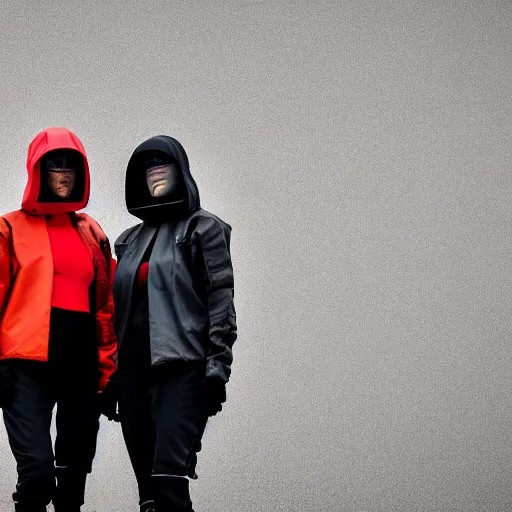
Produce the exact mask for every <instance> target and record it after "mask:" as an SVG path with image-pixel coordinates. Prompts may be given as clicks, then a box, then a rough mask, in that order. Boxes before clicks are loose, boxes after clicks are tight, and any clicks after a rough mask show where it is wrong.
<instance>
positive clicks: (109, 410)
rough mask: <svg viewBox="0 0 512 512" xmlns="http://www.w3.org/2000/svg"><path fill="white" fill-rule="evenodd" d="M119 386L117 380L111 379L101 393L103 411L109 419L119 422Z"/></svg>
mask: <svg viewBox="0 0 512 512" xmlns="http://www.w3.org/2000/svg"><path fill="white" fill-rule="evenodd" d="M117 401H118V388H117V382H116V381H115V380H109V381H108V382H107V385H106V386H105V389H104V390H103V393H101V412H102V414H103V415H104V416H106V417H107V418H108V420H109V421H115V422H119V414H117Z"/></svg>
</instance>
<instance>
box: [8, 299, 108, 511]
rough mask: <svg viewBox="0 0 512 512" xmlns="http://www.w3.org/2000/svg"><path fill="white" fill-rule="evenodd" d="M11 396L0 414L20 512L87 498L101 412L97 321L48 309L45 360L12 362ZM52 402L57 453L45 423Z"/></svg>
mask: <svg viewBox="0 0 512 512" xmlns="http://www.w3.org/2000/svg"><path fill="white" fill-rule="evenodd" d="M10 364H11V375H12V399H11V401H10V403H9V404H7V405H6V407H4V410H3V415H4V422H5V427H6V431H7V435H8V439H9V444H10V447H11V450H12V452H13V455H14V457H15V459H16V463H17V471H18V482H17V486H16V492H14V494H13V499H14V501H15V502H16V509H17V510H27V511H28V510H34V511H35V510H45V508H44V507H46V505H47V504H49V503H50V501H53V503H54V506H55V507H56V508H57V509H60V510H70V511H71V510H78V509H79V508H80V506H81V505H82V504H83V503H84V494H85V483H86V478H87V473H90V471H91V469H92V461H93V459H94V455H95V452H96V438H97V434H98V429H99V417H100V413H101V409H100V402H99V397H98V395H97V387H98V377H99V375H98V349H97V344H96V337H95V332H94V320H93V318H92V316H91V315H89V314H86V313H79V312H72V311H64V310H58V309H52V312H51V317H50V343H49V357H48V362H38V361H28V360H11V361H10ZM55 405H57V414H56V418H55V421H56V430H57V436H56V439H55V453H54V451H53V447H52V440H51V435H50V427H51V420H52V413H53V409H54V407H55ZM56 479H57V482H56V481H55V480H56Z"/></svg>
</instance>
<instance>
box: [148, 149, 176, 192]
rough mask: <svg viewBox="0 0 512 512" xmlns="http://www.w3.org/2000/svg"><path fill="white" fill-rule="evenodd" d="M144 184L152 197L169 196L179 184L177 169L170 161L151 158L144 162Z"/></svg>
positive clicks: (156, 157)
mask: <svg viewBox="0 0 512 512" xmlns="http://www.w3.org/2000/svg"><path fill="white" fill-rule="evenodd" d="M144 168H145V170H146V183H147V185H148V189H149V193H150V194H151V196H152V197H155V198H158V197H162V196H165V195H167V194H171V193H172V192H174V191H175V190H176V188H177V187H178V184H179V179H178V169H177V167H176V164H175V163H174V162H172V161H170V159H166V158H164V157H160V156H151V157H149V158H148V159H146V161H145V162H144Z"/></svg>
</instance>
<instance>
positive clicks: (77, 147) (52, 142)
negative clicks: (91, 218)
mask: <svg viewBox="0 0 512 512" xmlns="http://www.w3.org/2000/svg"><path fill="white" fill-rule="evenodd" d="M55 149H72V150H74V151H77V152H78V153H80V154H81V155H82V157H83V159H84V166H83V169H84V171H83V172H84V173H85V175H84V180H83V184H84V186H83V194H82V197H81V198H80V200H78V201H77V200H75V201H55V202H42V201H39V200H38V198H39V193H40V190H41V169H40V162H41V158H42V157H43V155H45V154H46V153H48V152H49V151H53V150H55ZM27 171H28V182H27V186H26V187H25V193H24V194H23V201H22V203H21V208H22V209H23V210H24V211H26V212H27V213H32V214H38V215H56V214H58V213H68V212H75V211H77V210H81V209H82V208H85V207H86V206H87V203H88V201H89V190H90V177H89V164H88V162H87V156H86V154H85V149H84V147H83V145H82V143H81V142H80V139H79V138H78V137H77V136H76V135H75V134H74V133H73V132H71V131H70V130H68V129H67V128H60V127H57V128H47V129H46V130H43V131H42V132H40V133H38V134H37V135H36V136H35V137H34V140H33V141H32V142H31V143H30V145H29V147H28V155H27Z"/></svg>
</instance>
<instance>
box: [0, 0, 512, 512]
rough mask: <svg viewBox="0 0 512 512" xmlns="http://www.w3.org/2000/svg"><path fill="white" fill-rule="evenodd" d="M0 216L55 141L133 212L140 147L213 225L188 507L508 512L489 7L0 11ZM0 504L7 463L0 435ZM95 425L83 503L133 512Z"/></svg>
mask: <svg viewBox="0 0 512 512" xmlns="http://www.w3.org/2000/svg"><path fill="white" fill-rule="evenodd" d="M0 9H1V12H0V46H1V48H2V51H1V55H0V77H1V89H0V91H1V96H0V99H1V111H0V112H1V122H0V144H1V154H2V161H1V164H0V178H1V182H0V183H1V186H0V212H1V213H3V212H6V211H9V210H12V209H17V208H18V207H19V205H20V202H21V196H22V193H23V189H24V186H25V180H26V171H25V158H26V150H27V146H28V143H29V142H30V140H31V139H32V137H33V136H34V135H35V134H36V133H37V132H38V131H39V130H41V129H43V128H45V127H48V126H52V125H63V126H66V127H68V128H70V129H71V130H73V131H75V132H76V134H77V135H78V136H79V137H80V138H81V140H82V141H83V143H84V145H85V148H86V151H87V152H88V156H89V159H90V165H91V171H92V195H91V200H90V203H89V205H88V207H87V209H86V211H87V212H88V213H89V214H91V215H92V216H93V217H95V218H96V219H97V220H98V221H99V222H100V224H101V225H102V226H103V228H104V229H105V231H106V232H107V234H108V236H109V237H110V239H111V240H112V241H113V239H115V237H116V236H117V235H118V234H119V233H120V232H121V231H122V230H123V229H125V228H127V227H129V226H130V225H133V224H135V223H136V222H137V219H135V218H134V217H131V216H130V215H129V214H128V213H127V212H126V210H125V206H124V189H123V180H124V170H125V166H126V163H127V161H128V158H129V156H130V154H131V151H132V150H133V149H134V148H135V146H136V145H137V144H139V143H140V142H141V141H142V140H144V139H145V138H146V137H149V136H152V135H156V134H162V133H163V134H169V135H173V136H175V137H176V138H178V140H180V141H181V142H182V143H183V145H184V146H185V148H186V149H187V151H188V153H189V156H190V161H191V169H192V172H193V174H194V176H195V178H196V180H197V182H198V185H199V187H200V191H201V196H202V202H203V206H204V207H205V208H206V209H208V210H210V211H212V212H214V213H215V214H217V215H219V216H220V217H222V218H224V219H225V220H226V221H228V222H229V223H230V224H231V225H232V226H233V241H232V252H233V259H234V267H235V272H236V276H235V277H236V297H235V298H236V308H237V313H238V323H239V339H238V341H237V344H236V345H235V349H234V357H235V362H234V366H233V376H232V380H231V383H230V385H229V388H228V403H227V405H226V407H225V411H223V413H222V414H221V415H219V416H218V417H216V418H215V419H214V421H212V422H211V425H210V426H209V429H208V430H207V432H206V434H205V438H204V450H203V452H202V453H201V455H200V459H199V465H198V474H199V480H198V481H196V482H193V483H192V484H191V488H192V494H193V499H194V502H195V509H196V511H197V512H206V511H208V512H267V511H275V512H281V511H283V512H284V511H286V512H288V511H289V512H308V511H311V512H333V511H336V512H338V511H340V512H341V511H347V512H373V511H376V512H380V511H386V512H397V511H404V512H427V511H428V512H434V511H436V512H459V511H460V512H462V511H464V512H470V511H471V512H487V511H492V512H505V511H509V510H512V401H511V400H512V399H511V386H512V349H511V343H510V341H511V331H512V329H511V291H512V272H511V265H510V261H511V255H510V249H511V243H510V234H511V227H512V226H511V206H510V205H511V198H512V174H511V167H512V144H511V142H512V138H511V133H512V121H511V114H512V111H511V110H512V107H511V106H512V59H511V55H512V3H511V2H510V1H509V0H501V1H500V0H494V1H491V0H450V1H444V2H443V1H435V0H383V1H379V2H377V1H370V0H336V1H332V2H328V1H322V0H315V1H306V0H304V1H295V2H290V1H285V0H282V1H275V2H272V1H269V0H260V1H258V0H254V1H248V0H247V1H244V0H239V1H235V0H222V1H220V0H219V1H198V0H197V1H186V2H185V1H184V2H167V1H163V0H160V1H153V2H151V1H147V2H146V1H137V2H135V1H133V0H122V1H121V0H111V1H109V2H102V1H99V0H97V1H84V0H80V1H78V0H68V1H67V2H59V1H57V0H46V1H45V2H35V1H26V2H19V1H16V0H3V2H2V4H1V7H0ZM0 468H1V469H0V471H1V475H2V478H0V511H8V510H11V507H12V505H11V498H10V495H11V493H12V491H13V490H14V484H15V464H14V460H13V458H12V456H11V454H10V451H9V448H8V444H7V440H6V435H5V430H4V427H3V424H1V425H0ZM136 506H137V494H136V487H135V479H134V477H133V474H132V471H131V467H130V465H129V461H128V457H127V454H126V450H125V448H124V445H123V441H122V436H121V430H120V427H119V426H118V425H113V424H109V423H108V422H107V421H104V422H102V427H101V432H100V439H99V446H98V455H97V458H96V461H95V466H94V472H93V474H92V476H91V478H90V480H89V486H88V490H87V503H86V506H85V507H84V512H93V511H98V512H99V511H100V510H116V511H119V512H128V511H132V510H136Z"/></svg>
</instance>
